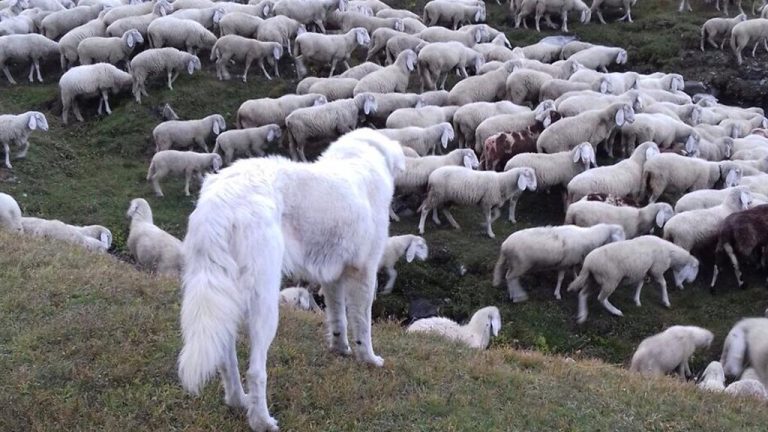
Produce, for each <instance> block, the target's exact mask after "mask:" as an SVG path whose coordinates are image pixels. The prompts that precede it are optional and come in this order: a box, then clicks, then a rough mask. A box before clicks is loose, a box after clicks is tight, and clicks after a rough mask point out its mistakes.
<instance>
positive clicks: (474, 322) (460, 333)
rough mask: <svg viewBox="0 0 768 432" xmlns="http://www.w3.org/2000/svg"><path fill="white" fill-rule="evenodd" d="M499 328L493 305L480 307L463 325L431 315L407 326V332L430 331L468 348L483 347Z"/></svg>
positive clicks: (499, 322) (496, 309) (499, 320)
mask: <svg viewBox="0 0 768 432" xmlns="http://www.w3.org/2000/svg"><path fill="white" fill-rule="evenodd" d="M499 329H501V314H500V313H499V309H498V308H496V307H495V306H488V307H485V308H482V309H480V310H479V311H477V312H475V313H474V315H472V319H470V320H469V323H467V324H465V325H463V326H462V325H459V324H457V323H456V322H455V321H451V320H450V319H448V318H443V317H432V318H422V319H420V320H416V321H414V322H413V324H411V325H410V326H408V329H407V330H406V332H408V333H432V334H435V335H438V336H440V337H443V338H446V339H448V340H451V341H456V342H459V343H461V344H464V345H466V346H468V347H470V348H476V349H485V348H487V347H488V345H489V344H490V341H491V338H492V337H494V336H498V334H499Z"/></svg>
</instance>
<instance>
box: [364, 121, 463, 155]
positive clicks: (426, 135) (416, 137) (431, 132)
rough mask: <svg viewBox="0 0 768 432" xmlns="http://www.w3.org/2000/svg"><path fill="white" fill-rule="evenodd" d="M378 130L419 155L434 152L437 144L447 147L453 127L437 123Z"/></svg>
mask: <svg viewBox="0 0 768 432" xmlns="http://www.w3.org/2000/svg"><path fill="white" fill-rule="evenodd" d="M378 131H379V132H380V133H381V134H382V135H384V136H386V137H387V138H389V139H391V140H394V141H397V142H399V143H400V145H402V146H403V147H409V148H411V149H413V150H415V151H416V153H417V154H418V155H419V156H425V155H427V154H429V153H431V154H435V150H436V149H437V147H438V145H442V146H443V148H444V149H446V148H448V143H449V142H450V141H453V138H454V132H453V127H452V126H451V124H450V123H439V124H437V125H434V126H428V127H424V128H421V127H416V126H410V127H406V128H400V129H379V130H378Z"/></svg>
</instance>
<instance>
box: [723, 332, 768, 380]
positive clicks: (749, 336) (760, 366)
mask: <svg viewBox="0 0 768 432" xmlns="http://www.w3.org/2000/svg"><path fill="white" fill-rule="evenodd" d="M720 362H721V363H722V364H723V369H724V370H725V375H726V376H731V377H734V376H739V375H741V373H742V371H743V370H744V367H745V365H746V364H749V365H750V366H752V368H753V369H754V373H755V375H756V377H757V378H758V379H759V380H760V382H762V383H763V385H765V384H766V383H768V318H745V319H742V320H741V321H739V322H738V323H736V325H734V326H733V328H732V329H731V331H730V332H728V336H726V338H725V342H724V343H723V354H722V356H721V357H720ZM753 378H754V377H753Z"/></svg>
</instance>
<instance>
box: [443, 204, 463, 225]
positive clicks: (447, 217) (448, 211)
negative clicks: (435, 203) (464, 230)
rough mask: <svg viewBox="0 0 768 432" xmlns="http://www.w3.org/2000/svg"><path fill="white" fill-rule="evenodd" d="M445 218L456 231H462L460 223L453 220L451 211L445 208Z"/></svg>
mask: <svg viewBox="0 0 768 432" xmlns="http://www.w3.org/2000/svg"><path fill="white" fill-rule="evenodd" d="M443 216H445V218H446V219H448V223H449V224H451V226H452V227H454V228H456V229H461V226H460V225H459V223H458V222H456V219H454V218H453V215H452V214H451V211H450V210H448V208H447V207H445V208H443Z"/></svg>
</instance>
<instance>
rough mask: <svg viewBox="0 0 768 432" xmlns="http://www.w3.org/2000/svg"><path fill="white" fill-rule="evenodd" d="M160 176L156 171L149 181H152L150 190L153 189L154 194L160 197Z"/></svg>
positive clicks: (161, 192) (161, 193)
mask: <svg viewBox="0 0 768 432" xmlns="http://www.w3.org/2000/svg"><path fill="white" fill-rule="evenodd" d="M159 177H160V176H159V175H157V173H155V174H153V175H152V178H151V181H152V190H154V191H155V196H158V197H162V196H164V195H163V190H162V189H160V178H159Z"/></svg>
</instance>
